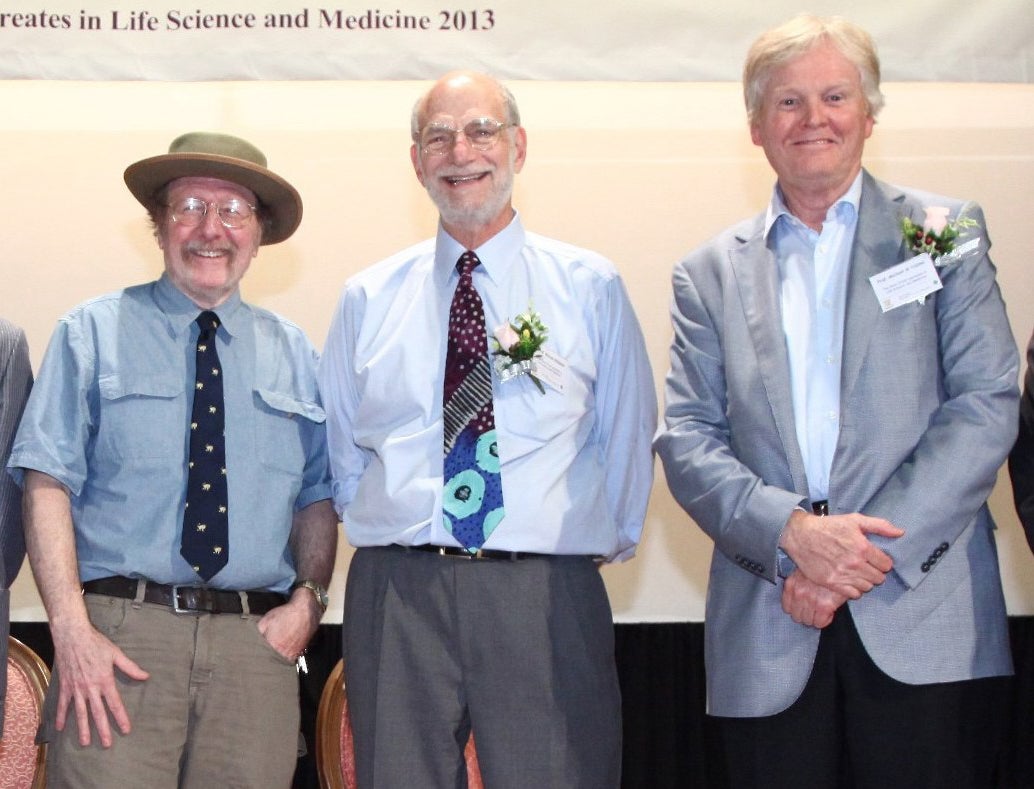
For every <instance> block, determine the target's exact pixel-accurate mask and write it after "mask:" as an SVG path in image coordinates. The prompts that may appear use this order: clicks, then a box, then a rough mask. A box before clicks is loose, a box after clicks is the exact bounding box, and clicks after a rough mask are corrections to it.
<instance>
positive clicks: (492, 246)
mask: <svg viewBox="0 0 1034 789" xmlns="http://www.w3.org/2000/svg"><path fill="white" fill-rule="evenodd" d="M523 246H524V225H522V224H521V217H520V214H518V213H517V211H516V210H515V211H514V212H513V219H511V220H510V224H508V225H507V226H506V227H504V228H503V229H502V230H500V231H499V232H498V233H496V234H495V235H494V236H492V237H491V238H490V239H488V241H486V242H485V243H484V244H482V245H481V246H479V247H478V248H477V249H475V250H474V254H476V255H477V256H478V260H480V261H481V266H480V268H481V269H483V270H484V272H485V274H486V275H487V276H488V278H489V279H490V280H492V282H495V283H498V282H499V281H500V278H501V277H502V276H503V275H504V273H505V271H506V270H507V268H509V266H510V264H511V262H512V261H513V259H514V258H515V257H516V256H517V254H518V253H519V252H520V250H521V248H522V247H523ZM464 252H466V247H464V246H463V245H462V244H460V242H459V241H457V240H456V239H455V238H453V237H452V236H450V235H449V233H448V232H447V231H446V230H445V228H444V227H442V224H441V222H439V223H438V236H437V238H436V240H435V249H434V268H435V280H436V281H437V283H438V284H439V285H442V286H444V285H445V284H446V283H448V281H449V279H450V278H451V277H452V276H454V275H455V271H456V261H457V260H459V259H460V255H462V254H463V253H464Z"/></svg>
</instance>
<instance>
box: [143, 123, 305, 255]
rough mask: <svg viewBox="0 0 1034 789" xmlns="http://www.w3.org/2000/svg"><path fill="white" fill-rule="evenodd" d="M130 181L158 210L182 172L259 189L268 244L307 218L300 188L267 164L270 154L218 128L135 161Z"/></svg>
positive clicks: (146, 204) (149, 206)
mask: <svg viewBox="0 0 1034 789" xmlns="http://www.w3.org/2000/svg"><path fill="white" fill-rule="evenodd" d="M124 177H125V179H126V186H128V187H129V191H130V192H132V193H133V197H135V198H136V199H137V200H139V201H140V202H141V203H142V204H143V205H144V207H145V208H146V209H147V210H148V211H151V212H152V213H157V212H158V208H159V205H158V194H159V193H160V192H161V190H162V189H163V188H164V187H165V185H166V184H167V183H169V182H170V181H174V180H176V179H177V178H190V177H195V178H220V179H222V180H224V181H230V182H232V183H235V184H237V185H239V186H243V187H244V188H246V189H250V190H251V191H252V192H254V193H255V196H256V197H257V198H258V200H259V203H261V204H262V208H263V210H264V215H265V217H266V219H267V221H266V226H265V229H264V232H263V233H262V243H263V244H276V243H279V242H280V241H283V240H285V239H287V238H289V237H290V235H291V234H292V233H293V232H294V231H295V230H297V229H298V225H299V224H300V223H301V221H302V198H301V195H299V194H298V190H297V189H295V188H294V187H293V186H291V185H290V184H289V183H287V181H285V180H284V179H283V178H281V177H280V176H279V175H277V174H276V173H274V172H272V171H271V170H270V169H268V168H267V167H266V156H265V154H264V153H262V151H260V150H259V149H258V148H256V147H255V146H254V145H252V144H251V143H250V142H248V141H247V140H242V139H241V138H240V137H233V136H231V135H229V134H217V133H215V132H189V133H187V134H184V135H182V136H180V137H177V138H176V139H175V140H173V141H172V144H171V145H170V146H169V152H168V153H166V154H162V155H161V156H152V157H150V158H149V159H142V160H140V161H139V162H136V163H135V164H131V165H129V167H127V168H126V172H125V176H124Z"/></svg>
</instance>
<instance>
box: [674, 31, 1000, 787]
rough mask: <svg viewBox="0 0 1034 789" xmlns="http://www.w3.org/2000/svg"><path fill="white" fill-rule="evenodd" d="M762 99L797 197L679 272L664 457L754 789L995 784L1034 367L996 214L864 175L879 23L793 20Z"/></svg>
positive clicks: (773, 158)
mask: <svg viewBox="0 0 1034 789" xmlns="http://www.w3.org/2000/svg"><path fill="white" fill-rule="evenodd" d="M744 94H745V98H746V103H747V109H748V120H749V124H750V132H751V138H752V140H753V141H754V143H755V144H757V145H759V146H761V147H762V148H763V149H764V151H765V155H766V157H767V158H768V161H769V163H770V164H771V165H772V167H773V169H774V170H775V172H776V175H777V176H778V182H777V184H776V187H775V189H774V191H773V196H772V199H771V202H770V204H769V206H768V208H767V210H766V211H764V212H762V213H761V214H760V215H758V216H756V217H754V218H753V219H750V220H748V221H746V222H743V223H741V224H738V225H736V226H734V227H732V228H730V229H728V230H726V231H725V232H724V233H722V234H720V235H719V236H718V237H716V238H715V239H713V240H711V241H710V242H708V243H706V244H705V245H704V246H702V247H701V248H699V249H697V250H696V251H694V252H693V253H691V254H690V255H689V256H688V257H687V258H686V259H685V260H683V261H682V262H681V263H680V264H679V265H678V266H676V268H675V272H674V301H673V307H672V317H673V323H674V341H673V345H672V349H671V371H670V373H669V375H668V378H667V384H666V392H665V394H666V414H665V416H666V428H665V429H664V430H663V431H662V432H661V433H660V434H659V436H658V437H657V440H656V443H655V446H656V449H657V452H658V454H659V455H660V457H661V459H662V461H663V464H664V469H665V472H666V474H667V478H668V484H669V486H670V487H671V490H672V493H673V494H674V496H675V498H676V499H677V500H678V502H679V503H680V504H681V505H682V507H683V508H685V510H686V511H687V512H688V513H689V514H690V516H692V518H693V519H694V520H695V521H696V522H697V523H698V524H699V525H700V527H701V528H702V529H703V530H704V531H705V532H706V533H707V534H708V535H710V536H711V537H712V539H713V540H714V542H715V551H714V555H713V558H712V563H711V574H710V583H709V589H708V597H707V614H706V628H705V633H706V663H707V682H708V711H709V713H710V714H711V715H715V716H719V721H720V729H721V731H722V735H723V741H724V745H725V749H726V756H727V760H728V766H729V772H730V778H731V779H732V784H733V785H734V786H744V787H754V786H765V787H778V786H798V787H812V786H813V787H834V786H840V785H844V786H855V787H889V786H908V787H933V786H953V787H954V786H966V787H979V786H991V785H992V781H993V778H992V775H993V770H994V762H995V757H996V752H997V747H998V742H999V730H1000V724H999V719H1000V718H1001V717H1002V716H1001V714H1000V705H999V704H997V702H998V700H1000V699H1004V698H1007V694H1008V692H1009V680H1008V675H1010V674H1011V673H1012V665H1011V662H1010V656H1009V645H1008V634H1007V630H1006V615H1005V605H1004V600H1003V595H1002V589H1001V582H1000V578H999V571H998V562H997V554H996V550H995V543H994V537H993V529H994V524H993V522H992V520H991V515H990V513H989V511H988V508H987V504H986V500H987V497H988V495H989V493H990V492H991V489H992V487H993V485H994V483H995V478H996V473H997V471H998V468H999V466H1000V465H1001V463H1002V461H1003V460H1004V459H1005V457H1006V454H1007V453H1008V451H1009V448H1010V446H1011V444H1012V441H1013V438H1014V436H1015V430H1016V417H1015V414H1016V406H1017V396H1018V391H1017V386H1016V381H1017V362H1018V360H1017V353H1016V347H1015V344H1014V341H1013V338H1012V335H1011V332H1010V329H1009V325H1008V323H1007V321H1006V315H1005V309H1004V305H1003V302H1002V298H1001V294H1000V292H999V289H998V286H997V284H996V282H995V271H994V267H993V265H992V263H991V261H990V259H989V258H988V256H987V252H988V247H989V241H988V237H987V235H986V233H985V225H984V218H983V215H982V213H981V211H980V208H979V207H978V206H977V205H975V204H974V203H963V202H959V201H957V200H951V199H948V198H944V197H937V196H934V195H930V194H925V193H920V192H916V191H913V190H905V189H899V188H896V187H892V186H889V185H887V184H884V183H881V182H880V181H877V180H876V179H875V178H873V177H872V176H871V175H870V174H869V173H868V172H866V171H865V170H864V169H862V166H861V159H862V149H863V147H864V143H865V140H866V139H868V137H869V135H870V134H871V132H872V128H873V124H874V123H875V117H876V115H877V113H878V112H879V109H880V107H881V105H882V102H883V97H882V95H881V94H880V90H879V61H878V58H877V56H876V51H875V47H874V45H873V43H872V40H871V39H870V37H869V36H868V34H866V33H865V32H864V31H863V30H861V29H860V28H858V27H856V26H854V25H852V24H850V23H848V22H845V21H844V20H840V19H821V18H816V17H812V16H802V17H797V18H795V19H793V20H791V21H790V22H788V23H786V24H785V25H782V26H780V27H779V28H776V29H774V30H772V31H769V32H768V33H766V34H764V35H762V36H761V37H760V38H759V39H758V40H757V41H756V42H755V43H754V45H753V46H752V48H751V50H750V53H749V54H748V58H747V63H746V68H745V70H744ZM924 214H925V216H924ZM905 220H908V221H907V222H906V221H905ZM909 223H913V224H909ZM956 233H957V234H958V235H956ZM917 252H925V253H926V254H925V256H923V257H920V256H917ZM1003 703H1004V702H1003Z"/></svg>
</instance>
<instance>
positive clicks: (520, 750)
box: [342, 547, 621, 789]
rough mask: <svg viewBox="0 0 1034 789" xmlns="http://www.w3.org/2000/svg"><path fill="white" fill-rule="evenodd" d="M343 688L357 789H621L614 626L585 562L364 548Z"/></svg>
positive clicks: (351, 582)
mask: <svg viewBox="0 0 1034 789" xmlns="http://www.w3.org/2000/svg"><path fill="white" fill-rule="evenodd" d="M342 633H343V637H344V661H345V679H346V688H347V693H348V705H349V710H350V713H351V718H352V732H353V735H354V742H355V758H356V772H357V775H358V779H359V780H358V784H359V786H360V787H361V789H407V788H411V789H463V787H466V786H467V780H466V769H465V767H464V759H463V747H464V745H465V743H466V742H467V738H468V735H469V734H470V732H471V730H473V733H474V741H475V745H476V748H477V755H478V762H479V765H480V769H481V776H482V778H483V779H484V785H485V786H486V787H489V789H618V786H619V784H620V779H621V698H620V688H619V685H618V679H617V668H616V665H615V663H614V624H613V621H612V618H611V612H610V604H609V602H608V600H607V592H606V589H605V588H604V586H603V580H602V578H601V577H600V571H599V569H598V568H597V567H596V566H595V564H594V563H593V561H592V559H591V558H589V557H587V556H553V557H542V558H532V559H523V560H519V561H506V560H488V559H486V560H470V559H460V558H450V557H443V556H437V555H434V554H431V553H422V552H417V551H412V552H411V551H408V550H406V549H405V548H398V547H395V548H392V547H386V548H359V549H358V550H357V551H356V553H355V555H354V556H353V557H352V562H351V565H350V566H349V570H348V589H347V593H346V595H345V616H344V625H343V628H342Z"/></svg>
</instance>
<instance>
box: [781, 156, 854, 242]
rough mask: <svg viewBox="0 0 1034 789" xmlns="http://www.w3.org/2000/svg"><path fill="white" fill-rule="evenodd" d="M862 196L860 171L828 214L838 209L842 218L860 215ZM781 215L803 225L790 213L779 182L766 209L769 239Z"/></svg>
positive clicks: (793, 222) (791, 221)
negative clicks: (846, 212) (848, 211)
mask: <svg viewBox="0 0 1034 789" xmlns="http://www.w3.org/2000/svg"><path fill="white" fill-rule="evenodd" d="M861 197H862V171H861V170H859V171H858V175H856V176H855V178H854V180H853V181H852V182H851V185H850V186H849V187H847V191H846V192H844V194H843V195H841V196H840V198H839V199H838V200H837V201H836V202H834V203H833V205H832V207H831V208H830V209H829V211H827V212H826V216H827V217H829V212H830V211H836V212H837V213H838V214H839V216H840V217H841V219H843V220H845V221H846V220H847V219H849V218H851V219H853V218H854V217H857V216H858V203H859V201H860V200H861ZM847 210H850V211H851V213H849V214H845V213H843V212H844V211H847ZM780 217H786V219H785V220H784V221H786V222H790V223H792V224H796V225H802V223H801V220H799V219H798V218H797V217H795V216H794V215H793V214H791V213H790V209H789V208H787V206H786V201H785V200H784V199H783V192H782V190H781V189H780V188H779V182H778V181H777V182H776V185H775V186H773V187H772V199H771V200H770V201H769V203H768V209H767V210H766V211H765V229H764V233H763V235H764V237H765V238H766V239H767V238H768V236H769V234H770V233H771V232H772V227H773V226H774V225H775V223H776V222H777V221H778V220H779V218H780Z"/></svg>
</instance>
